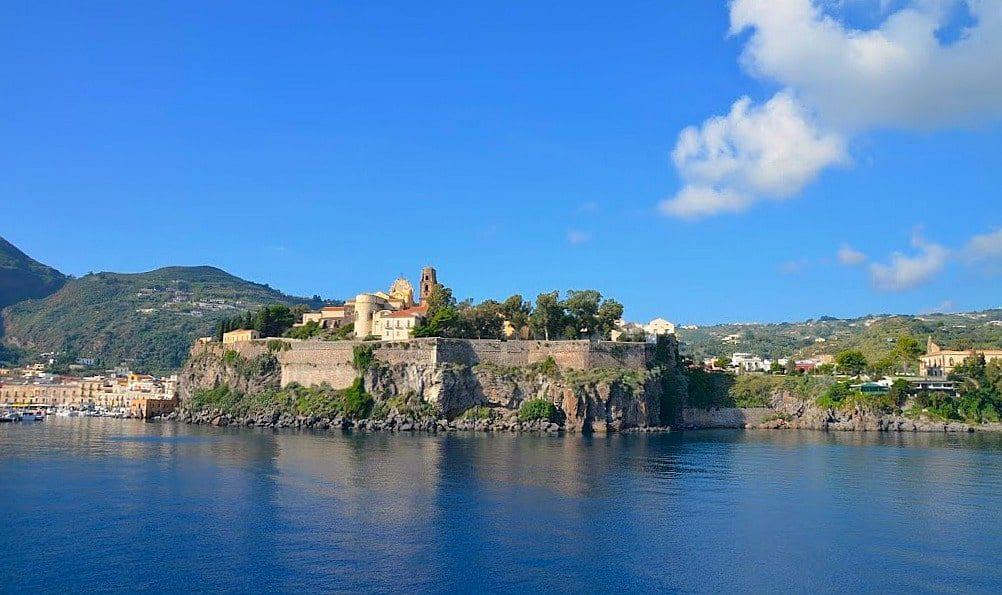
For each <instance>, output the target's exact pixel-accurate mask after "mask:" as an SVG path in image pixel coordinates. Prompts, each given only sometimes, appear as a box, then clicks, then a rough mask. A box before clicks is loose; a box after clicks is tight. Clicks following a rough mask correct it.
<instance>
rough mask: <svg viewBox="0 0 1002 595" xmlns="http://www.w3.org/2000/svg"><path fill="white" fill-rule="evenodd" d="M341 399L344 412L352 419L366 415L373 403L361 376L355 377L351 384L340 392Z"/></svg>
mask: <svg viewBox="0 0 1002 595" xmlns="http://www.w3.org/2000/svg"><path fill="white" fill-rule="evenodd" d="M342 399H343V403H344V405H343V407H344V414H345V415H346V416H348V417H351V418H354V419H362V418H365V417H368V416H369V413H370V412H371V411H372V406H373V404H374V401H373V400H372V397H371V396H370V395H369V393H367V392H365V388H364V387H363V386H362V379H361V378H356V379H355V381H354V382H352V383H351V386H350V387H348V388H346V389H345V390H344V391H343V392H342Z"/></svg>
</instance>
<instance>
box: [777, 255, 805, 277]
mask: <svg viewBox="0 0 1002 595" xmlns="http://www.w3.org/2000/svg"><path fill="white" fill-rule="evenodd" d="M810 265H811V262H810V261H809V260H807V259H806V258H798V259H795V260H788V261H786V262H784V263H781V264H780V265H779V272H781V273H783V274H784V275H798V274H800V273H802V272H804V271H805V270H807V267H809V266H810Z"/></svg>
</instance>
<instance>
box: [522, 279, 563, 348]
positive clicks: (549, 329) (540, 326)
mask: <svg viewBox="0 0 1002 595" xmlns="http://www.w3.org/2000/svg"><path fill="white" fill-rule="evenodd" d="M565 319H566V313H565V310H564V305H563V303H561V301H560V292H559V291H551V292H550V293H541V294H539V295H538V296H537V297H536V308H535V309H534V310H533V312H532V315H531V316H530V317H529V325H530V327H531V328H532V332H533V334H535V335H536V336H537V337H538V336H542V337H543V338H544V339H546V340H547V341H549V340H550V337H551V336H552V337H553V338H554V339H557V338H559V337H560V333H561V331H562V330H563V329H564V325H565Z"/></svg>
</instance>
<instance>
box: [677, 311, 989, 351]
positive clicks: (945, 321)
mask: <svg viewBox="0 0 1002 595" xmlns="http://www.w3.org/2000/svg"><path fill="white" fill-rule="evenodd" d="M998 321H1002V309H995V310H984V311H981V312H964V313H959V314H926V315H920V316H913V315H887V314H880V315H870V316H864V317H860V318H851V319H841V318H831V317H827V316H825V317H822V318H819V319H816V320H807V321H804V322H783V323H777V324H760V323H748V324H717V325H709V326H700V327H699V328H696V329H691V328H688V329H687V328H679V329H678V331H677V332H678V336H679V339H680V340H681V341H682V342H683V343H684V350H685V352H686V353H687V354H689V355H691V356H692V357H693V358H695V359H702V358H705V357H716V356H722V355H727V356H729V355H731V354H732V353H736V352H747V353H752V354H755V355H760V356H769V357H785V356H788V355H791V354H793V355H797V356H809V355H818V354H822V353H831V354H834V353H838V352H839V351H843V350H846V349H859V350H861V351H862V352H863V353H864V354H865V355H866V357H867V359H869V360H871V361H875V360H877V359H879V358H881V357H883V356H886V355H888V354H889V353H890V352H891V351H892V349H893V348H894V343H895V341H896V340H897V338H898V337H901V336H909V337H912V338H914V339H916V340H917V341H919V343H920V345H921V346H922V347H923V348H925V342H926V338H927V337H930V336H931V337H932V338H933V340H934V341H936V342H937V343H939V344H940V345H941V346H943V347H956V348H965V349H966V348H969V347H971V346H975V347H986V348H988V347H994V348H996V349H999V348H1002V323H1000V322H998ZM735 335H736V337H735ZM728 337H731V339H729V340H728V339H727V338H728Z"/></svg>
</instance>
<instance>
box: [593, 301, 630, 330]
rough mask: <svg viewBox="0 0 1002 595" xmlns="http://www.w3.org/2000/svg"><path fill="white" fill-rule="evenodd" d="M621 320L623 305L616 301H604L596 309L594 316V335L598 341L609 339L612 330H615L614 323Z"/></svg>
mask: <svg viewBox="0 0 1002 595" xmlns="http://www.w3.org/2000/svg"><path fill="white" fill-rule="evenodd" d="M622 318H623V304H620V303H619V302H617V301H616V300H613V299H606V300H605V301H603V302H602V305H601V306H599V307H598V314H597V315H596V325H595V334H596V335H597V336H598V337H599V338H600V339H607V338H609V336H610V334H611V333H612V329H614V328H616V321H618V320H621V319H622Z"/></svg>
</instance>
